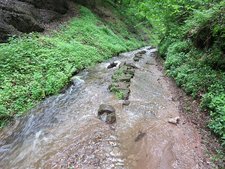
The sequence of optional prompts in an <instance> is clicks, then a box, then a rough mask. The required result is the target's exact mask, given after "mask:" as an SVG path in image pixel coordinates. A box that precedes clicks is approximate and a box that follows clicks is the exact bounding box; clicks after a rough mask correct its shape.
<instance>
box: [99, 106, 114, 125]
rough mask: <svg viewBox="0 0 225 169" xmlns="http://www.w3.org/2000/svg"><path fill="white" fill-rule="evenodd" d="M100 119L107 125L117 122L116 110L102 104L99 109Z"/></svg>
mask: <svg viewBox="0 0 225 169" xmlns="http://www.w3.org/2000/svg"><path fill="white" fill-rule="evenodd" d="M98 118H99V119H100V120H102V121H104V122H105V123H107V124H113V123H115V122H116V110H115V108H114V107H112V106H111V105H107V104H101V105H100V107H99V109H98Z"/></svg>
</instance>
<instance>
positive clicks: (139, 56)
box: [133, 50, 146, 62]
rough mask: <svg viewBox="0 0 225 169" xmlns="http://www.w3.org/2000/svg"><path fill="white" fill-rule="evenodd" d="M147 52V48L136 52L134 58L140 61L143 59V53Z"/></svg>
mask: <svg viewBox="0 0 225 169" xmlns="http://www.w3.org/2000/svg"><path fill="white" fill-rule="evenodd" d="M145 53H146V51H145V50H143V51H140V52H138V53H136V54H135V55H134V58H133V60H134V61H135V62H138V61H139V60H140V59H142V57H143V55H144V54H145Z"/></svg>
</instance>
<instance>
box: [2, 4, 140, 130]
mask: <svg viewBox="0 0 225 169" xmlns="http://www.w3.org/2000/svg"><path fill="white" fill-rule="evenodd" d="M115 18H116V19H115V20H113V21H112V22H113V23H110V21H109V22H108V23H105V22H103V21H102V20H100V18H98V17H97V16H95V15H94V14H93V13H92V12H91V11H90V10H89V9H87V8H84V7H81V9H80V13H79V17H75V18H74V19H73V20H71V21H70V22H69V23H68V25H67V26H63V27H62V28H61V30H60V31H58V32H53V33H51V35H41V34H29V35H24V36H23V37H20V38H12V39H11V40H10V41H9V43H6V44H0V63H1V64H0V72H1V74H0V82H1V83H0V126H2V125H4V123H5V122H6V121H8V120H9V119H11V118H14V117H15V116H19V115H21V114H23V113H25V112H27V111H28V110H29V109H30V108H32V107H33V106H34V105H35V104H36V103H37V102H38V101H40V100H42V99H43V98H45V97H46V96H49V95H52V94H56V93H57V92H59V91H60V90H61V89H62V88H63V87H64V86H65V85H66V83H68V82H69V81H70V77H71V76H72V74H73V73H74V72H77V71H79V70H81V69H84V68H86V67H88V66H91V65H93V64H95V63H97V62H100V61H102V60H103V59H107V58H109V57H111V56H112V55H114V54H117V53H119V52H122V51H127V50H131V49H134V48H138V47H140V46H141V45H143V44H142V43H141V42H140V41H138V40H136V39H135V38H134V36H133V35H132V34H131V33H129V31H128V30H127V26H126V25H125V24H124V23H123V22H122V21H120V20H119V19H117V17H115ZM127 37H128V38H127Z"/></svg>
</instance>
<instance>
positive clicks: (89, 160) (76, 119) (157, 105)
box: [0, 47, 205, 169]
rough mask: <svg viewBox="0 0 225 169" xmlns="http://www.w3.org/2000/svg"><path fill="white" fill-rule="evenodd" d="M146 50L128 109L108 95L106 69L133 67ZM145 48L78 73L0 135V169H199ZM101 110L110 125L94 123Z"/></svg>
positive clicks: (193, 136)
mask: <svg viewBox="0 0 225 169" xmlns="http://www.w3.org/2000/svg"><path fill="white" fill-rule="evenodd" d="M141 50H146V51H147V53H146V54H145V55H144V56H143V58H142V59H141V60H140V61H139V62H135V64H136V65H137V67H138V69H137V70H136V72H135V76H134V78H133V79H132V81H131V86H130V90H131V94H130V98H129V101H130V105H129V106H123V105H122V102H121V101H119V100H118V99H116V98H115V96H114V95H113V94H111V93H110V92H109V90H108V86H109V85H110V82H111V76H112V75H113V72H114V71H115V70H116V69H117V67H116V68H113V69H107V66H108V64H109V63H110V62H112V61H119V62H125V61H126V62H133V57H134V54H135V53H137V52H138V51H141ZM155 52H156V50H155V49H150V48H149V47H146V48H142V49H140V50H137V51H133V52H128V53H123V54H121V55H120V56H119V57H115V58H112V59H111V60H109V61H107V62H104V63H101V64H98V65H96V66H95V67H92V68H90V69H88V70H85V71H83V72H81V73H79V74H78V75H76V76H74V77H73V78H72V79H73V80H72V81H73V84H72V85H71V86H70V87H69V88H68V89H67V90H66V91H65V92H64V93H62V94H60V95H57V96H53V97H50V98H48V99H46V100H45V101H43V102H42V103H40V104H39V105H38V106H37V107H36V108H35V109H33V110H32V111H31V112H30V113H29V115H28V116H26V117H24V118H23V119H18V120H17V122H16V124H15V125H14V126H11V127H9V128H5V129H4V131H2V132H1V133H0V138H1V141H0V160H1V161H0V168H4V169H26V168H27V169H28V168H29V169H33V168H34V169H36V168H37V169H38V168H49V169H54V168H66V169H67V168H77V169H78V168H79V169H80V168H82V169H98V168H99V169H112V168H115V169H124V168H128V169H133V168H134V169H173V168H174V169H198V168H199V169H201V168H202V169H203V168H205V166H203V162H202V149H201V146H200V141H201V140H200V136H199V134H198V133H197V132H196V131H195V129H193V128H192V127H191V126H189V125H188V124H183V123H182V119H181V122H180V124H178V125H174V124H170V123H168V119H169V118H171V117H177V116H179V108H178V106H179V102H178V101H172V99H171V98H172V97H174V93H173V92H174V91H173V90H172V89H171V84H170V82H169V81H167V80H166V79H165V78H164V76H163V73H162V72H161V71H160V70H159V69H158V67H157V63H156V60H155V54H154V53H155ZM100 104H110V105H112V106H113V107H114V108H115V109H116V115H117V122H116V123H115V124H113V125H108V124H105V123H104V122H102V121H100V120H99V119H98V118H97V111H98V108H99V106H100Z"/></svg>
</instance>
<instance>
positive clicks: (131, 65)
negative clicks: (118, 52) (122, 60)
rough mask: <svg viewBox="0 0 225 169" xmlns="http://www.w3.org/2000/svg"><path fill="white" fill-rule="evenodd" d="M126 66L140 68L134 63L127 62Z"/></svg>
mask: <svg viewBox="0 0 225 169" xmlns="http://www.w3.org/2000/svg"><path fill="white" fill-rule="evenodd" d="M126 66H127V67H129V68H133V69H138V67H137V66H136V65H135V64H134V63H126Z"/></svg>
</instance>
